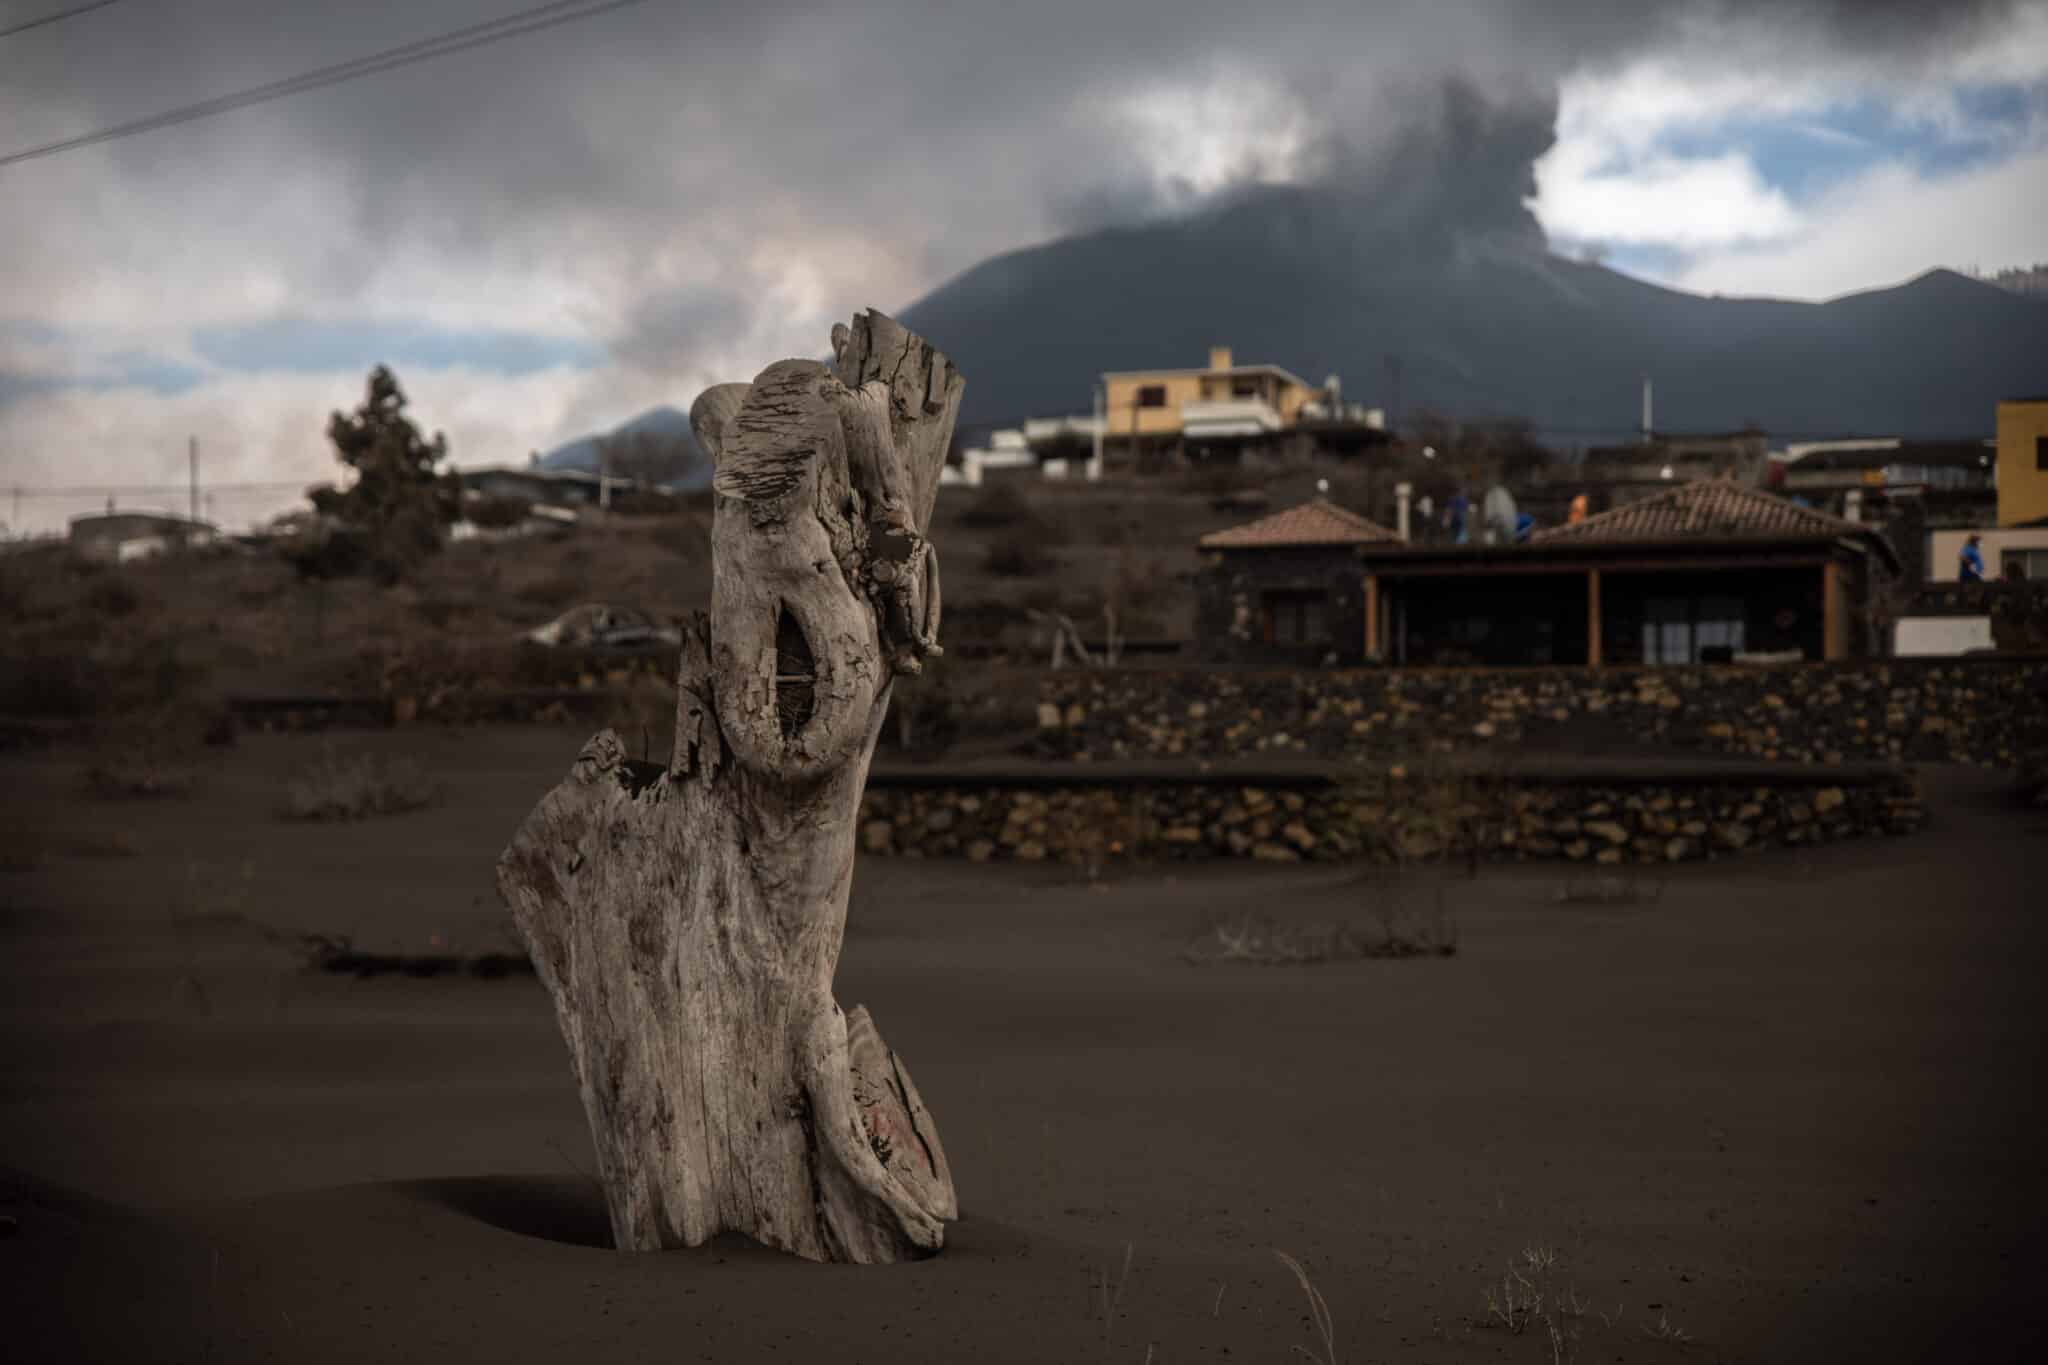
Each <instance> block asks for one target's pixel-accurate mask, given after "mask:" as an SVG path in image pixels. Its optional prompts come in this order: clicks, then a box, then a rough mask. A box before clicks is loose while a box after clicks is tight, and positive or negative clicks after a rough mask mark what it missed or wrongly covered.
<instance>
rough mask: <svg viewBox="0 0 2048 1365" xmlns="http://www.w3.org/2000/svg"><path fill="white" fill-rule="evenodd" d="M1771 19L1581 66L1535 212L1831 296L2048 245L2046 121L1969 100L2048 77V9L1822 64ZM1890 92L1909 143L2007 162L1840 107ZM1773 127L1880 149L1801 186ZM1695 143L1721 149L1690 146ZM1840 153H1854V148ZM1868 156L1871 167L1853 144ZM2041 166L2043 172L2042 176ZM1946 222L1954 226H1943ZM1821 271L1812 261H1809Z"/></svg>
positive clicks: (1586, 235)
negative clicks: (1997, 112) (1824, 181)
mask: <svg viewBox="0 0 2048 1365" xmlns="http://www.w3.org/2000/svg"><path fill="white" fill-rule="evenodd" d="M1770 36H1771V35H1770V34H1769V32H1768V30H1755V31H1751V30H1742V29H1731V28H1728V27H1725V26H1724V27H1713V26H1709V25H1706V24H1698V23H1696V24H1693V25H1690V26H1682V28H1681V32H1680V36H1679V37H1678V38H1677V39H1676V41H1675V42H1674V43H1673V44H1672V45H1671V46H1669V47H1667V48H1664V49H1662V50H1659V51H1656V52H1651V53H1644V54H1638V55H1636V56H1633V57H1631V58H1628V59H1626V60H1623V61H1620V62H1618V63H1616V64H1611V65H1606V66H1594V67H1587V68H1584V69H1581V70H1580V71H1578V72H1576V73H1574V74H1573V75H1572V76H1570V77H1568V78H1567V79H1566V80H1565V81H1564V82H1563V83H1562V84H1561V86H1560V92H1559V111H1558V138H1557V143H1556V145H1555V146H1554V147H1553V148H1552V149H1551V151H1550V152H1549V153H1548V154H1547V155H1546V156H1544V157H1543V158H1542V159H1541V160H1539V161H1538V162H1537V165H1536V180H1537V187H1538V192H1537V195H1536V197H1535V199H1533V200H1532V201H1531V205H1530V207H1531V208H1532V209H1533V210H1534V211H1535V213H1536V215H1537V217H1538V219H1539V221H1540V222H1541V223H1542V224H1543V227H1544V229H1545V231H1546V232H1547V233H1549V234H1550V236H1551V238H1552V240H1553V241H1554V242H1556V243H1557V244H1558V245H1560V246H1561V247H1576V246H1581V245H1587V244H1599V245H1602V246H1618V247H1636V248H1653V249H1662V250H1664V251H1666V252H1668V253H1671V256H1672V258H1673V260H1674V261H1675V262H1676V264H1674V265H1673V266H1672V267H1671V269H1670V272H1669V279H1670V282H1672V283H1674V284H1678V285H1681V286H1684V287H1699V288H1709V289H1720V290H1724V291H1729V292H1742V293H1774V294H1783V295H1790V296H1797V297H1802V298H1816V297H1825V296H1828V295H1831V294H1835V293H1840V292H1844V291H1846V290H1850V289H1855V288H1870V287H1876V286H1880V285H1883V284H1887V283H1894V282H1896V281H1898V280H1899V279H1902V278H1905V277H1908V276H1911V275H1913V274H1917V273H1919V272H1921V271H1923V270H1926V269H1930V268H1932V267H1935V266H1938V265H1964V264H1969V263H1971V262H1983V263H1984V264H1986V265H1987V266H1989V265H1994V264H2011V263H2014V262H2017V261H2022V260H2032V259H2035V258H2037V257H2039V256H2041V255H2043V254H2048V238H2044V237H2043V235H2042V232H2041V228H2040V223H2041V221H2042V211H2043V208H2044V207H2048V189H2043V188H2042V187H2043V186H2044V185H2048V177H2043V176H2042V166H2041V160H2040V156H2041V152H2042V149H2043V148H2044V147H2048V126H2044V121H2043V119H2042V118H2041V117H2040V116H2038V115H2037V116H2036V117H2035V118H2033V119H2032V120H2031V121H2024V120H2023V121H2014V120H2012V119H2010V118H2007V119H1987V118H1985V117H1983V116H1982V115H1981V114H1979V115H1973V114H1972V113H1971V112H1970V111H1971V101H1970V100H1969V98H1968V96H1969V95H1970V94H1971V93H1972V92H1977V91H1982V90H1985V89H1988V88H1993V87H1997V86H2001V85H2005V86H2009V85H2013V84H2019V85H2023V86H2024V85H2033V86H2036V87H2038V86H2039V85H2040V84H2041V83H2042V82H2044V81H2048V4H2032V5H2026V6H2022V7H2021V8H2019V9H2018V10H2017V11H2015V12H2014V14H2013V15H2012V16H2011V22H2010V23H2009V24H2008V25H2005V26H2003V27H2001V28H2000V29H1998V30H1997V31H1995V32H1987V33H1980V34H1978V35H1977V36H1976V38H1975V39H1974V41H1973V42H1972V44H1971V45H1970V46H1968V47H1965V48H1963V49H1961V50H1952V49H1945V48H1941V47H1940V46H1938V45H1931V46H1929V47H1928V48H1926V49H1925V50H1919V49H1914V50H1907V51H1900V50H1885V51H1878V52H1872V53H1866V54H1863V55H1844V56H1843V57H1841V58H1840V59H1839V60H1833V61H1817V60H1815V58H1814V54H1813V53H1812V52H1811V51H1809V50H1806V49H1804V48H1802V47H1800V46H1799V45H1797V44H1788V45H1785V46H1784V47H1782V48H1774V47H1773V46H1772V45H1771V44H1770V43H1769V42H1768V41H1767V40H1768V38H1769V37H1770ZM1870 104H1876V105H1878V106H1880V107H1881V108H1882V109H1883V111H1884V114H1885V118H1886V121H1887V122H1888V123H1889V124H1890V126H1891V127H1892V128H1894V129H1896V130H1898V133H1899V137H1900V139H1901V141H1903V140H1904V139H1905V138H1906V136H1907V134H1908V133H1909V132H1911V131H1914V130H1917V131H1919V132H1922V133H1931V134H1932V135H1933V136H1934V137H1935V138H1936V139H1938V140H1939V141H1940V142H1941V143H1944V144H1946V145H1948V146H1950V147H1952V148H1954V149H1956V150H1957V152H1958V154H1959V155H1960V153H1961V152H1962V150H1963V149H1965V148H1967V149H1968V151H1969V154H1970V156H1971V157H1973V158H1979V159H1982V158H1987V157H1988V158H1992V159H1994V160H1995V163H1996V164H1994V165H1991V166H1989V167H1988V168H1981V169H1976V170H1970V171H1965V172H1960V173H1951V174H1945V175H1944V174H1940V173H1937V172H1932V171H1925V170H1916V169H1913V168H1911V167H1909V166H1908V165H1907V164H1905V161H1904V158H1903V153H1902V152H1901V151H1900V150H1899V144H1896V143H1895V144H1894V145H1893V147H1892V148H1891V149H1890V150H1889V151H1888V150H1887V148H1886V147H1885V145H1884V141H1883V139H1881V138H1880V139H1877V140H1873V139H1871V138H1868V137H1863V136H1861V135H1859V134H1852V133H1848V132H1844V131H1842V130H1840V129H1838V128H1835V127H1833V126H1831V124H1830V122H1829V120H1830V117H1831V116H1833V115H1837V114H1839V113H1840V111H1842V110H1845V109H1854V108H1858V107H1861V106H1866V105H1870ZM1760 130H1776V131H1786V130H1789V131H1794V132H1797V133H1799V134H1801V135H1802V136H1804V137H1806V138H1808V139H1810V140H1812V141H1813V142H1815V143H1816V144H1818V143H1820V142H1828V143H1831V144H1834V146H1835V147H1836V148H1837V149H1838V150H1837V155H1839V149H1840V148H1843V147H1850V148H1854V149H1856V150H1857V151H1859V152H1860V153H1862V154H1863V155H1864V156H1867V157H1869V158H1871V160H1870V162H1869V164H1867V165H1865V166H1863V167H1862V168H1861V169H1857V170H1853V171H1850V172H1849V178H1848V179H1847V180H1845V181H1839V182H1836V183H1835V184H1833V185H1832V186H1830V187H1827V188H1822V189H1819V190H1812V191H1802V192H1801V193H1798V194H1794V193H1792V192H1789V191H1788V190H1787V189H1786V188H1784V187H1782V186H1779V185H1775V184H1773V183H1771V181H1770V180H1769V179H1768V178H1767V177H1766V176H1765V175H1763V174H1762V173H1761V172H1760V171H1759V169H1758V167H1757V164H1756V162H1755V160H1754V159H1753V158H1752V157H1751V156H1750V155H1749V154H1748V153H1747V152H1746V151H1745V150H1744V149H1743V142H1744V139H1745V137H1748V136H1750V135H1753V134H1755V133H1757V132H1758V131H1760ZM1683 139H1690V140H1692V141H1694V142H1696V143H1704V144H1706V145H1707V146H1708V147H1709V148H1711V150H1707V151H1701V152H1697V153H1693V154H1690V155H1681V154H1679V153H1678V152H1676V151H1674V150H1673V148H1674V146H1683V145H1684V141H1682V140H1683ZM1836 164H1837V165H1840V163H1839V161H1838V162H1837V163H1836ZM1851 164H1852V165H1853V159H1852V162H1851ZM2029 177H2032V183H2031V185H2030V184H2029ZM1937 224H1938V227H1937V226H1936V225H1937ZM1802 272H1804V273H1802Z"/></svg>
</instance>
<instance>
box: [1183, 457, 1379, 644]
mask: <svg viewBox="0 0 2048 1365" xmlns="http://www.w3.org/2000/svg"><path fill="white" fill-rule="evenodd" d="M1400 543H1401V538H1400V537H1399V536H1397V535H1396V534H1395V533H1394V532H1392V531H1389V530H1388V529H1387V528H1386V527H1384V526H1380V525H1378V524H1376V523H1374V522H1372V521H1368V520H1367V519H1366V518H1364V517H1362V516H1360V515H1358V513H1356V512H1352V511H1349V510H1347V509H1346V508H1343V507H1339V506H1337V504H1335V503H1333V502H1331V501H1329V500H1328V499H1327V498H1314V499H1311V500H1310V501H1308V502H1305V503H1302V504H1300V505H1299V506H1296V507H1289V508H1285V509H1283V510H1281V511H1278V512H1275V513H1273V514H1272V515H1270V516H1264V517H1260V518H1259V519H1258V520H1257V521H1254V522H1250V523H1248V524H1246V525H1243V526H1233V527H1231V528H1230V529H1228V530H1225V531H1217V532H1215V533H1213V534H1211V535H1206V536H1203V537H1202V539H1201V541H1200V542H1199V544H1200V549H1201V552H1202V563H1203V568H1202V573H1201V576H1200V579H1199V586H1198V591H1199V593H1200V599H1199V601H1198V603H1197V606H1196V610H1195V635H1196V648H1197V652H1198V654H1199V655H1200V657H1201V658H1202V659H1203V660H1204V661H1206V662H1209V663H1214V664H1255V665H1256V664H1263V665H1273V666H1281V665H1298V666H1314V665H1319V664H1358V663H1362V662H1364V661H1365V651H1366V641H1367V640H1368V639H1370V638H1372V636H1373V634H1374V632H1376V631H1377V630H1378V628H1379V627H1378V622H1377V621H1369V620H1368V619H1367V613H1368V604H1367V601H1366V595H1365V576H1364V570H1363V567H1362V563H1363V562H1362V560H1361V559H1360V554H1361V552H1362V551H1363V550H1364V549H1365V547H1367V546H1372V545H1399V544H1400Z"/></svg>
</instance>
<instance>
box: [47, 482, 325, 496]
mask: <svg viewBox="0 0 2048 1365" xmlns="http://www.w3.org/2000/svg"><path fill="white" fill-rule="evenodd" d="M316 482H318V480H317V479H313V478H306V479H295V480H293V481H292V482H290V483H210V484H207V485H206V486H205V490H204V491H205V492H207V493H208V494H213V493H294V492H304V491H305V489H306V488H307V487H308V486H310V485H311V484H313V483H316ZM189 488H190V484H189V483H109V484H94V485H90V486H80V487H76V488H28V487H17V486H14V485H6V491H7V493H8V495H9V496H11V497H16V498H120V497H130V496H133V497H162V496H169V495H171V494H175V493H184V492H187V491H188V490H189Z"/></svg>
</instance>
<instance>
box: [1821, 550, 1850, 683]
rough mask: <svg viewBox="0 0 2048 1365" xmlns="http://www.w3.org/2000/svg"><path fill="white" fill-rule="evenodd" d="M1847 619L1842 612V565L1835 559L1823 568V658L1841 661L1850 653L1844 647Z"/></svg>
mask: <svg viewBox="0 0 2048 1365" xmlns="http://www.w3.org/2000/svg"><path fill="white" fill-rule="evenodd" d="M1845 624H1847V618H1845V616H1843V610H1841V565H1837V563H1835V561H1833V559H1831V561H1827V563H1825V565H1823V567H1821V657H1823V659H1831V661H1833V659H1841V657H1845V655H1847V653H1849V651H1847V649H1845V647H1843V645H1845V641H1843V634H1845V630H1843V626H1845Z"/></svg>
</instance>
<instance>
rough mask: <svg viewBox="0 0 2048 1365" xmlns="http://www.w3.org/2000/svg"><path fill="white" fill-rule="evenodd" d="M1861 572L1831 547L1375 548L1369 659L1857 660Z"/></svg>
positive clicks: (1488, 662) (1367, 588)
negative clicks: (1775, 656)
mask: <svg viewBox="0 0 2048 1365" xmlns="http://www.w3.org/2000/svg"><path fill="white" fill-rule="evenodd" d="M1854 568H1855V566H1852V565H1845V564H1843V563H1842V562H1840V560H1839V559H1838V558H1837V557H1836V556H1835V555H1833V554H1831V553H1830V552H1829V550H1828V549H1826V548H1824V547H1798V548H1789V547H1788V548H1783V549H1761V548H1759V549H1745V550H1742V551H1738V552H1719V553H1704V552H1697V551H1696V552H1691V553H1683V552H1672V553H1661V554H1644V553H1640V552H1638V553H1629V554H1589V553H1588V552H1587V551H1586V550H1585V549H1583V548H1579V547H1573V549H1571V550H1570V551H1568V552H1560V551H1553V550H1550V549H1547V548H1545V547H1537V546H1514V547H1497V548H1496V547H1478V548H1475V547H1441V548H1438V547H1410V546H1403V547H1400V548H1399V549H1398V550H1382V549H1381V547H1377V546H1376V547H1372V553H1371V555H1370V558H1369V559H1368V561H1367V563H1366V565H1365V575H1364V579H1365V582H1364V593H1363V597H1364V607H1365V611H1364V615H1365V635H1366V649H1365V652H1366V655H1367V657H1368V658H1371V659H1374V660H1377V661H1379V662H1383V663H1389V664H1396V665H1400V664H1412V665H1417V666H1429V665H1445V666H1449V665H1457V664H1471V665H1483V666H1490V667H1517V666H1540V665H1546V664H1549V665H1584V666H1590V667H1599V666H1601V665H1603V664H1630V665H1641V664H1692V663H1713V662H1726V661H1728V660H1730V659H1732V658H1733V657H1734V656H1735V655H1738V654H1744V653H1783V652H1790V651H1797V652H1798V653H1799V654H1800V655H1801V656H1803V657H1805V658H1808V659H1840V658H1846V657H1849V655H1850V654H1851V653H1852V652H1854V646H1853V640H1852V630H1851V624H1852V621H1851V588H1852V579H1853V576H1854Z"/></svg>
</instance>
